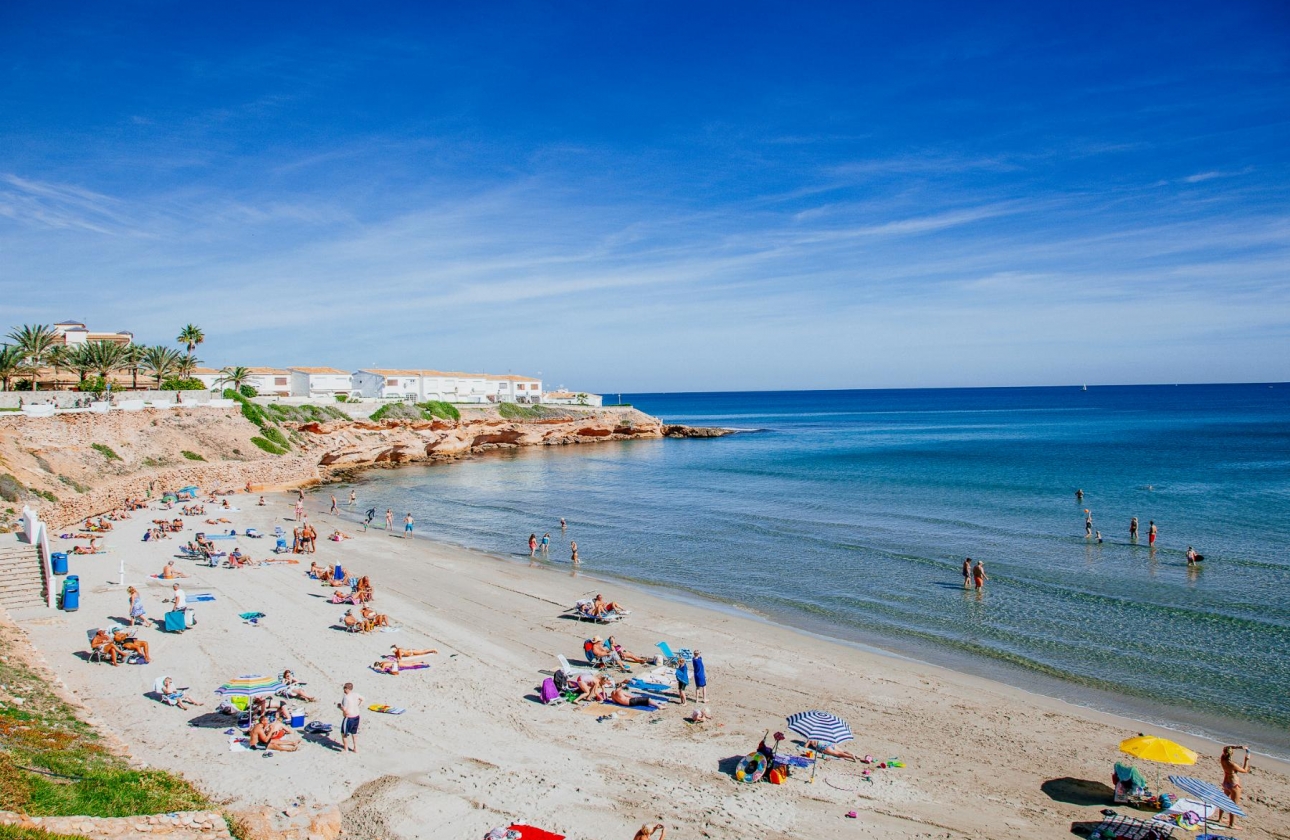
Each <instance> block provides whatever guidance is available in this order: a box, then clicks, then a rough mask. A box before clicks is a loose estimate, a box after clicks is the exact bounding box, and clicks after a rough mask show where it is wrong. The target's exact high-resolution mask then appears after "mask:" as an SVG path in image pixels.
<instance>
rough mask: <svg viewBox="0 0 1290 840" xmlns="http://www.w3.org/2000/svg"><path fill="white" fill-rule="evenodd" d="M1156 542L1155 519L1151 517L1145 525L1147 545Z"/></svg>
mask: <svg viewBox="0 0 1290 840" xmlns="http://www.w3.org/2000/svg"><path fill="white" fill-rule="evenodd" d="M1155 544H1156V520H1154V519H1152V520H1150V522H1149V523H1148V525H1147V545H1155Z"/></svg>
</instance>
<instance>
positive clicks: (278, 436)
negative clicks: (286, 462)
mask: <svg viewBox="0 0 1290 840" xmlns="http://www.w3.org/2000/svg"><path fill="white" fill-rule="evenodd" d="M260 430H261V431H262V432H264V438H265V440H269V441H272V442H273V443H275V444H277V445H278V446H281V447H282V448H284V449H285V448H287V447H288V446H289V445H290V444H288V443H287V436H286V435H284V434H283V433H282V430H281V429H279V428H278V427H277V426H263V427H261V429H260Z"/></svg>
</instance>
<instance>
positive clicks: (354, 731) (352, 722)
mask: <svg viewBox="0 0 1290 840" xmlns="http://www.w3.org/2000/svg"><path fill="white" fill-rule="evenodd" d="M344 692H345V693H344V695H342V696H341V698H340V702H339V703H337V704H336V708H338V709H340V714H341V722H340V751H341V752H345V751H346V750H348V749H349V748H350V747H349V743H350V742H351V741H352V742H353V744H354V748H353V751H354V752H358V723H359V715H360V714H362V710H363V703H365V702H366V701H365V700H364V699H363V695H361V694H359V693H358V692H356V691H354V684H353V683H345V687H344Z"/></svg>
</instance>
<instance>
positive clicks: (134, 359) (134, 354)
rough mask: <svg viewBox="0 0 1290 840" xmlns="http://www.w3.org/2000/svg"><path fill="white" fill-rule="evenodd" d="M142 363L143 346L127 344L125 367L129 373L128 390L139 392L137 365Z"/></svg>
mask: <svg viewBox="0 0 1290 840" xmlns="http://www.w3.org/2000/svg"><path fill="white" fill-rule="evenodd" d="M142 363H143V345H142V344H127V345H126V346H125V366H126V368H127V369H128V370H129V371H130V388H131V389H133V390H135V391H137V390H139V365H140V364H142Z"/></svg>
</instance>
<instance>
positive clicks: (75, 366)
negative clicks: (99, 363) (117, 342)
mask: <svg viewBox="0 0 1290 840" xmlns="http://www.w3.org/2000/svg"><path fill="white" fill-rule="evenodd" d="M67 350H68V352H67V366H68V367H69V368H71V369H72V370H74V371H76V372H77V373H78V374H80V382H81V384H84V382H85V378H86V377H87V376H89V375H90V371H92V370H94V359H93V358H91V356H92V355H93V354H92V351H91V350H90V346H89V345H88V344H77V345H76V346H74V347H69V348H67Z"/></svg>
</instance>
